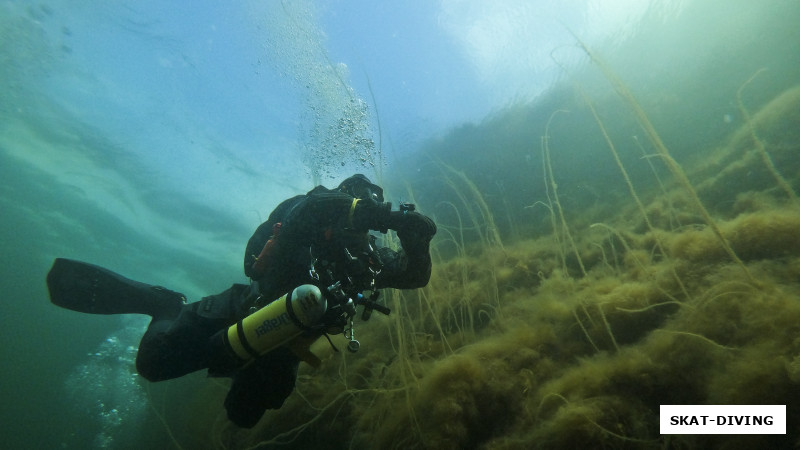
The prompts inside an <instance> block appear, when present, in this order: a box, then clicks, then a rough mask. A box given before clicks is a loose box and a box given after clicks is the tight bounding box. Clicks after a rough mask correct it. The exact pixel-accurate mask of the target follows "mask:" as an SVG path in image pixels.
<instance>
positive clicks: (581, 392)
mask: <svg viewBox="0 0 800 450" xmlns="http://www.w3.org/2000/svg"><path fill="white" fill-rule="evenodd" d="M797 92H800V91H798V89H797V88H795V89H791V90H788V91H786V92H784V93H783V94H782V95H780V96H778V97H777V98H776V99H774V100H772V101H771V102H769V103H767V104H766V105H765V106H763V107H762V108H761V109H760V110H759V111H757V112H756V113H755V114H753V116H752V117H751V119H750V120H747V121H745V122H744V123H743V124H742V126H741V127H740V128H739V129H738V130H737V131H736V132H734V133H733V134H732V135H731V138H730V139H729V140H728V141H727V142H726V143H725V144H724V145H721V146H720V147H719V148H717V149H714V151H713V152H710V153H709V154H708V155H709V156H708V157H707V159H706V160H703V161H701V163H697V164H694V165H693V166H692V167H691V169H690V170H687V171H686V172H685V176H686V179H685V180H683V181H682V180H676V179H674V178H665V179H664V180H662V181H663V183H660V184H661V186H660V188H659V189H652V190H650V191H644V192H641V191H640V192H639V193H638V197H639V199H640V203H641V206H640V205H637V204H636V202H631V201H630V200H627V201H624V200H622V199H620V200H619V202H620V203H619V204H618V205H616V208H615V210H616V214H614V215H611V216H608V215H604V216H599V217H582V218H580V220H568V219H570V217H572V216H569V215H570V214H572V215H574V214H575V213H574V212H570V211H568V210H567V211H564V213H565V215H564V216H562V215H561V214H560V213H559V211H558V207H557V206H555V202H556V201H557V200H556V199H555V198H552V197H551V198H545V199H542V200H541V201H540V203H541V204H542V205H544V207H543V208H540V211H543V213H544V214H549V217H548V218H547V220H545V222H546V223H547V224H550V226H551V228H552V229H549V230H546V231H545V232H541V233H538V234H534V235H532V236H531V235H529V237H527V238H522V239H519V240H516V241H509V240H508V239H505V240H504V241H502V242H501V241H500V237H499V236H498V237H497V238H495V237H494V236H495V235H494V233H495V232H496V226H495V225H494V224H493V223H491V221H492V219H491V218H492V215H491V213H490V211H489V210H488V209H484V206H485V205H487V202H485V201H484V199H482V198H478V197H479V196H480V195H481V194H480V191H479V189H477V188H475V185H474V184H472V185H470V180H469V179H467V178H466V176H465V175H464V174H463V173H462V172H459V171H458V169H456V168H453V167H445V166H441V170H442V172H443V173H444V174H445V175H446V177H447V183H448V186H449V187H450V188H451V189H452V190H453V192H454V193H455V196H454V198H453V200H452V202H448V204H446V205H444V204H443V205H438V207H439V208H444V209H447V210H453V209H454V210H456V211H457V212H458V214H457V217H458V220H457V221H456V222H455V223H454V224H449V223H448V222H440V224H439V225H440V233H439V235H437V238H436V240H435V241H434V247H433V249H432V252H433V254H434V256H435V257H436V259H437V261H436V263H435V265H434V272H433V275H432V279H431V282H430V284H429V286H427V287H426V288H424V289H420V290H417V291H387V292H386V293H385V295H386V302H387V304H388V305H389V306H390V307H391V308H392V310H393V312H392V314H391V315H390V316H389V317H374V318H373V319H372V320H371V321H370V322H369V323H366V324H357V333H358V337H359V339H360V340H361V341H362V343H363V344H364V345H362V349H361V350H360V352H359V353H357V354H355V355H353V354H349V353H346V352H338V353H337V352H334V351H332V350H331V349H330V345H329V344H328V343H327V342H326V341H324V340H321V341H320V342H317V343H316V344H315V345H314V347H313V348H312V350H314V351H315V352H316V353H317V354H318V355H319V356H320V357H321V358H322V365H321V366H320V368H319V369H312V368H310V367H307V366H301V373H300V377H299V380H298V386H297V391H296V392H295V394H293V395H292V396H291V397H290V398H289V399H288V400H287V402H286V404H285V405H284V407H283V408H282V409H280V410H277V411H270V412H268V413H267V415H266V416H265V418H264V419H263V420H262V421H261V422H260V423H259V424H258V425H257V426H256V427H255V428H254V429H253V430H239V429H236V428H235V427H232V426H231V425H229V424H228V423H227V421H226V420H225V418H224V413H219V410H218V409H217V410H215V409H214V408H212V407H210V406H209V407H208V408H206V409H208V410H210V411H217V416H216V417H210V415H208V416H205V417H191V418H190V419H189V420H196V421H197V423H196V424H195V425H196V428H197V429H199V430H203V432H205V433H207V434H209V436H210V437H209V439H208V440H207V441H206V442H207V443H208V446H209V447H210V448H317V447H319V445H320V443H324V446H325V448H359V449H360V448H436V449H460V448H482V449H515V448H570V449H571V448H599V447H603V448H752V447H755V446H762V447H768V448H789V447H793V446H794V445H795V444H797V443H798V442H797V435H796V430H798V429H800V409H798V406H797V405H799V404H800V390H798V389H797V388H798V383H800V284H798V282H799V281H800V233H798V230H800V209H798V207H797V205H796V203H795V202H794V200H793V199H792V198H791V196H789V195H788V194H787V192H786V190H785V189H784V188H783V187H782V186H780V185H779V183H778V182H776V179H775V178H774V177H773V175H772V174H771V173H770V170H769V168H768V167H765V165H764V163H763V159H762V158H761V156H760V149H759V148H758V147H757V146H758V145H762V146H763V148H764V149H766V150H767V151H768V152H769V155H770V158H772V159H773V161H775V164H776V167H780V169H781V176H782V177H784V179H785V181H786V183H788V184H789V185H790V186H794V189H796V186H797V185H798V180H799V179H800V167H798V164H800V162H798V161H796V157H795V158H792V157H791V155H792V154H795V155H796V154H797V151H798V150H800V149H799V148H798V147H800V144H798V143H799V142H800V140H798V139H796V137H797V136H796V133H797V132H796V127H795V126H793V124H794V125H796V123H797V121H796V119H797V117H796V111H800V95H798V94H797ZM751 127H753V128H751ZM753 129H755V130H756V133H755V134H754V133H753ZM547 135H548V132H547V131H545V136H547ZM754 135H755V136H756V137H757V138H758V139H759V140H760V141H761V144H757V143H756V142H755V141H754V139H753V136H754ZM545 147H546V139H545V141H544V143H543V149H542V150H543V159H544V160H546V156H545V155H544V150H545ZM652 161H653V163H654V164H656V165H658V164H659V162H662V163H664V158H662V157H656V158H652ZM673 162H674V161H673ZM676 164H677V163H676ZM682 170H683V169H682ZM743 173H752V174H754V175H753V176H749V177H744V176H742V174H743ZM709 174H713V176H709ZM555 177H558V172H555V173H554V171H552V168H551V171H549V173H548V174H545V178H544V179H545V184H546V185H548V184H549V186H550V188H554V187H555V186H556V184H555V179H554V178H555ZM673 177H674V174H673ZM655 178H656V177H655V175H654V177H653V183H654V184H656V180H655ZM765 180H770V182H766V181H765ZM685 182H690V183H691V187H692V189H693V190H694V194H692V193H691V192H688V191H687V190H686V187H685V185H684V183H685ZM549 192H550V195H556V194H557V192H555V191H554V190H552V189H551V190H550V191H549ZM698 201H700V202H702V204H703V205H706V206H705V209H706V213H707V214H708V216H709V217H710V218H711V219H712V220H713V223H714V225H715V227H716V230H714V229H712V227H711V226H710V225H709V224H708V223H707V222H706V219H707V218H706V217H703V214H701V213H700V212H699V211H698V209H697V202H698ZM422 206H425V205H422ZM470 208H472V209H471V210H470ZM603 211H608V210H607V209H606V210H603ZM584 213H586V212H584ZM556 215H558V216H556ZM462 219H465V220H462ZM647 221H649V222H650V224H649V225H648V224H647V223H646V222H647ZM586 224H592V225H591V226H588V225H586ZM465 231H470V232H471V233H469V235H476V236H480V237H476V238H475V239H472V240H471V239H469V238H467V237H465V236H467V235H466V234H465ZM567 232H569V233H570V234H571V237H572V242H571V243H570V242H569V239H568V238H567V237H566V233H567ZM475 233H477V234H475ZM720 237H722V238H723V239H724V240H721V239H720ZM723 242H725V243H727V245H728V246H729V247H730V251H731V252H733V253H734V254H735V255H736V258H737V259H738V262H737V261H736V260H734V259H732V258H731V256H730V252H729V251H728V250H727V249H726V248H724V246H723V244H722V243H723ZM452 248H455V249H456V251H455V252H451V251H449V250H450V249H452ZM579 261H580V263H579ZM742 266H744V267H745V268H746V271H747V273H749V274H750V276H751V277H752V279H751V278H750V277H748V276H745V275H744V273H743V271H742ZM581 267H583V268H581ZM334 343H335V344H336V345H337V346H339V347H340V349H341V348H342V347H343V344H341V343H340V342H339V341H338V340H337V339H334ZM210 390H211V391H214V390H215V388H214V387H210ZM216 390H218V391H219V392H218V393H217V394H213V393H212V394H211V395H209V396H208V397H206V398H207V399H208V400H207V401H208V402H209V403H213V404H214V405H218V404H219V401H220V399H221V397H222V395H223V394H224V387H223V388H218V389H216ZM215 395H216V397H215ZM212 399H213V401H212ZM661 404H785V405H787V416H788V417H787V419H788V423H787V431H788V434H787V435H785V436H725V435H720V436H691V435H685V436H670V435H663V436H662V435H660V434H659V428H658V411H659V405H661ZM178 440H179V441H180V440H181V439H180V438H178Z"/></svg>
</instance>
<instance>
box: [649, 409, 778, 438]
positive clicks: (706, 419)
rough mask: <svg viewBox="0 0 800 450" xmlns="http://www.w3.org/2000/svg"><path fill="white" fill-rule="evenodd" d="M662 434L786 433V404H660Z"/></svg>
mask: <svg viewBox="0 0 800 450" xmlns="http://www.w3.org/2000/svg"><path fill="white" fill-rule="evenodd" d="M659 422H660V425H661V434H786V405H661V413H660V417H659Z"/></svg>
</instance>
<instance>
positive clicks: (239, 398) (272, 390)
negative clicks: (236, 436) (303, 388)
mask: <svg viewBox="0 0 800 450" xmlns="http://www.w3.org/2000/svg"><path fill="white" fill-rule="evenodd" d="M299 364H300V362H299V360H298V359H297V357H296V356H295V355H294V353H292V351H291V350H289V349H288V348H286V347H280V348H278V349H276V350H274V351H272V352H270V353H267V354H266V355H264V356H262V357H260V358H258V359H256V360H255V361H254V362H253V363H252V364H250V365H249V366H247V367H245V368H243V369H242V370H241V371H239V372H238V373H237V374H236V375H235V376H234V377H233V383H232V384H231V388H230V390H229V391H228V395H227V396H226V397H225V409H226V410H227V411H228V419H230V420H231V422H233V423H234V424H236V425H237V426H239V427H242V428H252V427H253V426H255V424H256V423H258V421H259V419H261V416H263V415H264V411H266V410H267V409H278V408H280V407H281V406H282V405H283V402H284V401H285V400H286V398H287V397H289V395H290V394H291V393H292V391H293V390H294V385H295V381H296V380H297V367H298V365H299Z"/></svg>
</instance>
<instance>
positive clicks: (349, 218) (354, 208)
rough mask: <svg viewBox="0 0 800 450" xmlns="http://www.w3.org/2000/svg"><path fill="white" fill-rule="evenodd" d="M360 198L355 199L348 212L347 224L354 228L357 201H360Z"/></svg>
mask: <svg viewBox="0 0 800 450" xmlns="http://www.w3.org/2000/svg"><path fill="white" fill-rule="evenodd" d="M359 200H361V199H358V198H354V199H353V203H351V204H350V213H348V214H347V226H348V227H350V228H353V213H354V212H355V211H356V203H358V202H359Z"/></svg>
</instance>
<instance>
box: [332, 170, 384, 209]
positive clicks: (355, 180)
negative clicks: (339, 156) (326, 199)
mask: <svg viewBox="0 0 800 450" xmlns="http://www.w3.org/2000/svg"><path fill="white" fill-rule="evenodd" d="M336 189H337V190H338V191H339V192H344V193H345V194H350V195H352V196H353V197H355V198H358V199H361V200H366V199H368V198H371V199H372V200H375V201H376V202H379V203H383V189H382V188H381V187H380V186H378V185H377V184H373V183H372V182H371V181H369V178H367V177H365V176H364V175H362V174H360V173H357V174H355V175H353V176H351V177H349V178H347V179H345V180H344V181H342V183H341V184H339V187H338V188H336Z"/></svg>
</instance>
